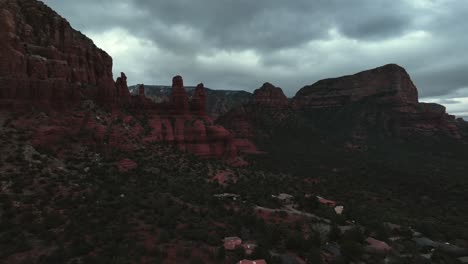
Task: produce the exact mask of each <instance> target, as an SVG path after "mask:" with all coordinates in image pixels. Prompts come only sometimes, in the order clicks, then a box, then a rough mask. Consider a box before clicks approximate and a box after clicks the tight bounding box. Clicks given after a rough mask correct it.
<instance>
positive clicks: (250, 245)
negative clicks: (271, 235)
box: [242, 242, 257, 255]
mask: <svg viewBox="0 0 468 264" xmlns="http://www.w3.org/2000/svg"><path fill="white" fill-rule="evenodd" d="M242 247H243V248H244V251H245V254H246V255H251V254H252V253H253V252H254V250H255V248H257V244H256V243H255V242H245V243H243V244H242Z"/></svg>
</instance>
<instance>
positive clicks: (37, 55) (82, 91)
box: [0, 0, 115, 109]
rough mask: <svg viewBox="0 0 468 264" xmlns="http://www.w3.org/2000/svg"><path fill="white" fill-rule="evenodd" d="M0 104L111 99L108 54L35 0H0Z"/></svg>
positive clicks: (42, 104)
mask: <svg viewBox="0 0 468 264" xmlns="http://www.w3.org/2000/svg"><path fill="white" fill-rule="evenodd" d="M0 14H1V15H0V39H2V41H1V42H0V50H1V51H2V52H1V53H0V102H1V103H0V104H1V105H2V106H3V107H7V108H12V107H15V108H24V107H30V106H39V107H43V108H59V109H61V108H63V107H66V106H68V105H69V104H70V103H74V102H76V101H78V100H79V99H81V98H83V97H93V98H96V99H98V100H99V101H101V102H103V103H113V101H114V99H115V84H114V81H113V78H112V58H111V57H110V56H109V55H108V54H107V53H106V52H104V51H103V50H101V49H99V48H97V47H96V46H95V45H94V44H93V42H92V41H91V40H90V39H89V38H87V37H86V36H84V35H83V34H81V33H80V32H78V31H75V30H73V29H72V28H71V26H70V24H69V23H68V22H67V21H66V20H65V19H64V18H62V17H60V16H59V15H58V14H57V13H55V12H54V11H53V10H52V9H50V8H49V7H47V6H46V5H44V4H43V3H42V2H39V1H27V0H8V1H1V2H0Z"/></svg>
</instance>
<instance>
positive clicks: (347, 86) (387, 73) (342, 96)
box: [293, 64, 418, 108]
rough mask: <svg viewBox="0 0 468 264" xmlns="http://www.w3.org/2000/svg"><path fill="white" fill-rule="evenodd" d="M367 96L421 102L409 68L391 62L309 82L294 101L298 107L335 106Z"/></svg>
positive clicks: (414, 102) (392, 102)
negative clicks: (310, 83) (345, 74)
mask: <svg viewBox="0 0 468 264" xmlns="http://www.w3.org/2000/svg"><path fill="white" fill-rule="evenodd" d="M363 99H370V100H373V101H379V102H382V103H390V104H417V103H418V91H417V89H416V87H415V86H414V84H413V82H412V81H411V78H410V76H409V75H408V73H407V72H406V70H405V69H403V68H402V67H400V66H398V65H395V64H388V65H385V66H382V67H379V68H375V69H372V70H367V71H363V72H360V73H357V74H354V75H348V76H343V77H339V78H332V79H325V80H320V81H318V82H316V83H315V84H312V85H309V86H305V87H303V88H302V89H300V90H299V91H298V92H297V93H296V96H295V97H294V98H293V105H294V106H295V107H296V108H316V107H330V106H333V107H335V106H343V105H346V104H349V103H353V102H357V101H360V100H363Z"/></svg>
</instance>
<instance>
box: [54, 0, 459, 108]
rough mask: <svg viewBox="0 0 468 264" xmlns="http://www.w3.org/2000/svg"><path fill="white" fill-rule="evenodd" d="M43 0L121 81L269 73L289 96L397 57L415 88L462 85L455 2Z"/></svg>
mask: <svg viewBox="0 0 468 264" xmlns="http://www.w3.org/2000/svg"><path fill="white" fill-rule="evenodd" d="M45 3H46V4H48V5H49V6H51V7H52V8H54V9H55V10H56V11H57V12H59V13H60V14H61V15H62V16H64V17H66V18H67V19H68V20H69V21H70V23H71V24H72V25H73V26H74V27H75V28H76V29H78V30H80V31H83V32H84V33H85V34H87V35H89V36H90V37H92V38H93V39H94V40H95V42H96V43H97V44H98V46H101V47H102V48H104V49H105V50H107V51H108V52H109V53H110V54H111V55H112V56H113V58H114V65H115V67H114V73H118V72H120V71H125V72H127V73H128V74H127V75H128V76H129V81H130V82H131V83H141V82H145V83H168V82H169V81H170V79H171V77H172V76H173V75H175V74H182V75H183V76H184V79H185V80H186V83H188V84H194V83H197V82H200V81H203V82H204V83H205V84H206V85H207V86H209V87H212V88H217V89H245V90H250V91H252V90H254V89H256V88H257V87H259V86H260V85H261V84H262V83H263V82H265V81H269V82H272V83H274V84H276V85H278V86H280V87H282V88H283V90H284V91H285V93H286V94H287V95H288V96H293V95H294V94H295V92H296V91H297V90H298V89H299V88H301V87H302V86H304V85H307V84H311V83H314V82H315V81H317V80H319V79H322V78H327V77H336V76H340V75H345V74H352V73H355V72H359V71H361V70H365V69H369V68H374V67H377V66H380V65H384V64H387V63H398V64H400V65H402V66H403V67H405V68H406V69H407V71H408V72H409V73H410V74H411V76H412V79H413V81H414V82H415V83H416V85H417V86H418V89H419V91H420V95H421V96H422V97H427V98H434V97H439V98H445V100H446V101H445V103H446V104H449V103H450V102H452V101H450V100H451V99H452V98H455V96H458V95H455V93H456V91H460V90H462V88H463V87H468V77H467V76H468V49H466V46H467V44H468V35H466V34H465V30H466V28H468V20H466V19H465V12H466V10H468V2H465V1H456V0H395V1H385V0H355V1H340V0H315V1H310V0H295V1H294V2H291V1H283V0H256V1H252V0H202V1H192V0H171V1H162V0H100V1H95V0H80V1H63V0H45ZM450 96H452V97H450ZM463 96H466V97H468V94H464V95H463ZM458 97H460V96H458ZM453 100H455V101H459V100H456V99H453ZM463 102H464V101H463ZM463 102H462V104H461V105H462V106H463V105H466V104H464V103H463ZM453 105H460V104H455V103H454V104H453ZM457 109H458V108H457ZM465 110H467V111H465ZM465 110H463V111H465V112H468V106H466V108H465ZM457 111H458V110H457ZM463 111H459V112H463Z"/></svg>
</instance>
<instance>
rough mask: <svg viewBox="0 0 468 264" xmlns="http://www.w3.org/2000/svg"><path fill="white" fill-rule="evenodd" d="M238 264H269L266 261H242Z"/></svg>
mask: <svg viewBox="0 0 468 264" xmlns="http://www.w3.org/2000/svg"><path fill="white" fill-rule="evenodd" d="M237 264H267V262H266V261H265V260H264V259H257V260H247V259H243V260H240V261H239V262H238V263H237Z"/></svg>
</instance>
